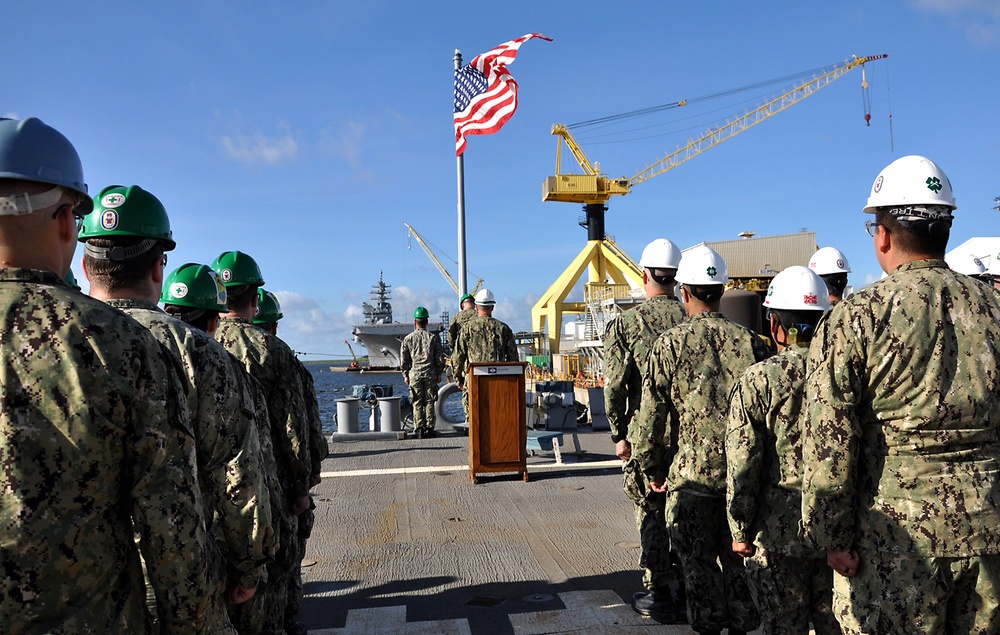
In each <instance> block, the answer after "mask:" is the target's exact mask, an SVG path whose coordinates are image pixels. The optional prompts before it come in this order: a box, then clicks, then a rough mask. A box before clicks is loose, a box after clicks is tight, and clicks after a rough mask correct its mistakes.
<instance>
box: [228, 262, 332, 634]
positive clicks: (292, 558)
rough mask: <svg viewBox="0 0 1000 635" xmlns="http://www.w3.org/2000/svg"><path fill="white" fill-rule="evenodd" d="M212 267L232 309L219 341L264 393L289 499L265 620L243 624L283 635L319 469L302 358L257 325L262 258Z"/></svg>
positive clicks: (281, 478) (267, 588)
mask: <svg viewBox="0 0 1000 635" xmlns="http://www.w3.org/2000/svg"><path fill="white" fill-rule="evenodd" d="M212 268H213V269H215V271H216V272H217V273H219V274H220V275H221V276H222V280H223V283H224V284H225V285H226V291H227V293H228V300H229V313H227V314H225V315H223V316H222V318H221V320H220V323H219V329H218V331H216V339H218V340H219V342H221V343H222V345H223V346H224V347H225V348H226V349H227V350H228V351H229V352H230V353H232V354H233V355H235V356H236V357H237V358H238V359H239V360H241V361H242V362H243V364H244V367H245V368H246V369H247V371H248V372H249V373H250V375H252V376H253V377H254V378H255V379H256V380H257V381H258V382H259V383H260V385H261V388H262V389H263V391H264V395H265V397H266V399H267V410H268V414H269V416H270V419H271V429H270V433H271V439H272V441H273V444H274V447H273V449H274V458H275V463H276V465H275V467H276V471H277V476H278V482H279V483H280V486H281V489H282V502H283V510H282V512H283V513H282V516H281V519H280V523H279V524H280V536H281V538H280V540H281V548H280V549H279V551H278V553H277V555H276V558H275V562H274V563H273V564H271V565H270V566H269V567H268V580H267V584H266V585H265V587H264V589H263V591H264V596H265V597H264V598H263V599H261V600H260V601H262V602H263V603H264V605H265V607H264V609H263V611H262V612H263V616H264V619H265V622H264V623H263V624H256V623H247V622H244V623H242V624H237V628H239V629H240V632H241V633H243V632H248V633H263V634H264V635H283V633H284V631H285V625H284V617H285V609H286V607H287V604H288V586H289V577H290V576H291V575H292V570H293V569H294V568H296V567H298V566H299V562H300V555H299V547H298V535H299V526H298V517H299V516H300V515H301V514H302V513H303V512H305V511H306V510H308V509H309V504H310V499H309V488H310V486H311V485H310V483H311V476H312V473H313V468H312V455H311V453H310V448H309V440H310V429H309V428H310V423H309V415H308V410H307V406H306V403H305V398H304V388H303V385H302V379H301V376H300V370H299V361H298V360H297V359H296V358H295V353H294V352H292V349H290V348H289V347H288V345H287V344H285V343H284V342H283V341H281V340H280V339H278V338H277V337H275V336H273V335H271V334H270V333H268V332H266V331H264V330H263V329H260V328H258V327H256V326H254V324H253V323H252V319H253V316H254V313H255V310H256V307H257V304H258V293H257V289H258V288H259V287H261V286H263V285H264V279H263V276H261V274H260V268H259V267H258V266H257V263H256V261H255V260H254V259H253V258H251V257H250V256H249V255H247V254H245V253H243V252H239V251H227V252H224V253H222V254H221V255H220V256H219V257H218V258H216V259H215V262H213V263H212ZM255 600H256V598H255ZM252 611H253V607H249V608H248V611H247V612H248V613H250V612H252ZM248 622H249V620H248Z"/></svg>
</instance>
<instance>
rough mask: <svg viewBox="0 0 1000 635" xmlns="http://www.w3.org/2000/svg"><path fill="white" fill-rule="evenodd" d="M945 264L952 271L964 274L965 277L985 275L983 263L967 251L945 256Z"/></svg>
mask: <svg viewBox="0 0 1000 635" xmlns="http://www.w3.org/2000/svg"><path fill="white" fill-rule="evenodd" d="M944 260H945V262H947V263H948V266H949V267H950V268H951V270H952V271H955V272H957V273H964V274H965V275H967V276H981V275H983V274H985V273H986V265H984V264H983V261H982V260H980V259H979V258H977V257H976V256H974V255H972V254H970V253H969V252H967V251H958V252H952V253H951V254H949V255H947V256H945V258H944Z"/></svg>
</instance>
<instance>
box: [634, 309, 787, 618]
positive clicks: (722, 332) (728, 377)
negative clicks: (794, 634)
mask: <svg viewBox="0 0 1000 635" xmlns="http://www.w3.org/2000/svg"><path fill="white" fill-rule="evenodd" d="M767 355H768V351H767V349H766V348H765V346H764V343H763V341H762V340H761V339H760V338H759V337H758V336H757V335H756V334H754V333H753V332H751V331H750V330H749V329H747V328H745V327H743V326H740V325H738V324H736V323H734V322H730V321H729V320H727V319H726V318H724V317H723V316H722V315H721V314H719V313H714V312H708V311H706V312H702V313H699V314H697V315H694V316H692V317H690V318H689V319H688V320H686V321H684V322H681V323H680V324H678V325H677V326H675V327H673V328H672V329H670V330H669V331H667V332H666V333H664V334H663V335H661V336H660V338H659V339H658V340H657V341H656V343H655V344H654V345H653V350H652V351H651V352H650V356H649V362H648V367H647V375H646V377H645V380H644V381H643V392H642V405H641V407H640V410H639V415H638V417H637V419H636V421H635V422H634V424H633V427H634V432H633V433H632V437H631V439H630V440H631V442H632V456H633V457H635V459H636V461H637V462H638V467H639V472H640V473H641V474H642V476H643V477H644V478H645V479H646V481H647V483H649V482H656V481H664V482H665V485H666V486H667V488H668V489H669V491H670V497H669V499H668V501H667V506H666V513H667V528H668V532H669V536H670V543H671V546H672V548H673V549H674V550H675V551H676V553H677V555H678V556H679V557H680V559H681V565H682V569H683V571H684V584H685V587H686V591H687V605H688V615H689V617H690V619H691V626H692V627H693V628H695V630H711V629H720V628H726V627H728V626H732V628H736V629H741V630H753V629H754V628H756V621H757V619H758V617H759V616H758V614H757V611H756V609H755V608H754V606H753V601H752V600H751V599H750V591H749V588H748V587H747V583H746V578H745V573H744V571H743V563H742V561H741V560H742V559H741V558H740V557H739V556H736V554H734V553H733V551H732V548H731V538H730V536H729V528H728V524H727V522H726V509H725V507H726V506H725V495H726V458H725V435H726V427H727V414H728V406H729V393H730V392H731V391H732V388H733V386H734V385H735V384H736V380H737V379H738V378H739V377H740V375H742V374H743V371H744V370H746V369H747V368H748V367H749V366H750V365H751V364H753V363H755V362H757V361H760V360H762V359H764V358H765V357H767ZM720 564H721V570H720Z"/></svg>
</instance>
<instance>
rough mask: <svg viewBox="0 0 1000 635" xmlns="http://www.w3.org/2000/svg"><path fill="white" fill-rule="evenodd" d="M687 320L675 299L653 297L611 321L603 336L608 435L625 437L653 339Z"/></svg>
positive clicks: (634, 410)
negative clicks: (609, 426) (609, 432)
mask: <svg viewBox="0 0 1000 635" xmlns="http://www.w3.org/2000/svg"><path fill="white" fill-rule="evenodd" d="M686 318H687V313H686V312H685V311H684V305H682V304H681V303H680V302H679V301H677V299H676V298H674V297H672V296H666V295H657V296H653V297H651V298H649V299H647V300H646V301H645V302H643V303H642V304H640V305H639V306H637V307H635V308H633V309H629V310H628V311H625V312H624V313H622V314H621V315H619V316H618V317H617V318H615V319H614V320H612V322H611V324H610V325H609V326H608V329H607V331H606V333H605V336H604V404H605V411H606V412H607V416H608V423H610V424H611V433H612V434H614V435H615V436H619V437H621V438H623V439H624V438H626V436H627V435H628V430H629V424H630V423H631V422H632V417H633V416H634V415H635V412H636V411H638V410H639V403H640V400H641V398H642V378H643V377H644V376H645V370H646V361H647V360H648V358H649V351H650V350H652V348H653V344H654V343H655V342H656V340H657V338H659V337H660V335H662V334H663V333H666V332H667V331H668V330H670V329H671V328H673V327H674V326H676V325H678V324H680V323H681V322H683V321H684V320H685V319H686Z"/></svg>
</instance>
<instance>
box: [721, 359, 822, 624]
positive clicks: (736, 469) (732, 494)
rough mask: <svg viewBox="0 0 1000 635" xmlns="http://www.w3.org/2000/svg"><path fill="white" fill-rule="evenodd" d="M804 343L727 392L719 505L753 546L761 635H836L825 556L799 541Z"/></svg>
mask: <svg viewBox="0 0 1000 635" xmlns="http://www.w3.org/2000/svg"><path fill="white" fill-rule="evenodd" d="M808 352H809V351H808V348H806V345H796V344H792V345H790V346H788V347H787V348H784V349H783V350H782V351H781V352H779V353H778V354H777V355H775V356H774V357H771V358H768V359H765V360H764V361H762V362H759V363H757V364H754V365H753V366H751V367H750V368H748V369H747V370H746V372H744V373H743V375H742V377H740V379H739V381H738V382H737V384H736V387H735V388H734V389H733V393H732V398H731V399H730V406H729V432H728V434H727V436H726V483H727V487H726V502H727V511H728V514H729V529H730V532H731V533H732V537H733V540H734V541H736V542H747V543H753V544H754V545H755V546H756V552H755V553H754V555H753V556H752V557H751V558H749V559H747V560H746V563H745V564H746V570H747V577H748V579H749V582H750V590H751V593H752V595H753V598H754V602H755V603H756V604H757V607H758V608H759V610H760V612H761V618H762V622H763V624H764V631H765V633H768V634H788V635H792V634H797V633H806V632H808V631H809V622H810V621H813V623H814V624H815V630H816V635H825V634H828V633H840V627H839V626H838V625H837V622H836V620H835V619H834V618H833V613H832V609H831V603H832V600H833V570H832V569H830V567H829V565H827V563H826V552H825V551H819V550H817V549H814V548H812V547H810V546H808V545H807V544H806V543H805V542H804V541H803V540H802V539H801V537H800V536H799V519H800V518H801V517H802V470H803V467H802V442H801V436H802V435H801V429H802V416H803V407H804V405H805V380H806V356H807V354H808Z"/></svg>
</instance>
